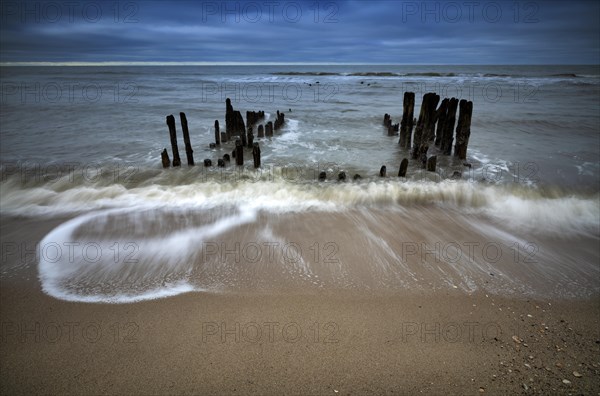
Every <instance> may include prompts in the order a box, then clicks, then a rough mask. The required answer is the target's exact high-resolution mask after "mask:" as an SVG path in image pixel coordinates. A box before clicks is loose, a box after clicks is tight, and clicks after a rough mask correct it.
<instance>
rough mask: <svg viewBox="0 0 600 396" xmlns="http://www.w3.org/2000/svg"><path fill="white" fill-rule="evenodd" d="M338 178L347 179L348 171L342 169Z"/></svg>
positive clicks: (340, 179)
mask: <svg viewBox="0 0 600 396" xmlns="http://www.w3.org/2000/svg"><path fill="white" fill-rule="evenodd" d="M338 180H339V181H345V180H346V172H344V171H341V172H340V173H338Z"/></svg>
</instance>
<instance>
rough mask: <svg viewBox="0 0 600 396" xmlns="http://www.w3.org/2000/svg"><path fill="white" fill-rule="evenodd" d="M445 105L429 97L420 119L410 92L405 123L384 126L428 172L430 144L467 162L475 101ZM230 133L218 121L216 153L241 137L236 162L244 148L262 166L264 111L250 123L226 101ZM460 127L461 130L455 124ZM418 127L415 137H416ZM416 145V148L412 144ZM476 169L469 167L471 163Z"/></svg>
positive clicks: (176, 160) (267, 131) (266, 131)
mask: <svg viewBox="0 0 600 396" xmlns="http://www.w3.org/2000/svg"><path fill="white" fill-rule="evenodd" d="M439 101H440V96H439V95H437V94H436V93H434V92H431V93H426V94H425V95H424V96H423V102H422V104H421V110H420V113H419V118H418V120H417V119H416V118H414V107H415V94H414V92H405V93H404V101H403V112H402V120H401V122H400V123H398V124H393V123H392V118H391V116H390V115H389V114H387V113H386V114H385V115H384V117H383V124H384V126H385V127H386V128H387V131H388V135H396V132H399V136H400V137H399V141H398V143H399V145H400V147H401V148H405V149H408V150H410V156H411V158H412V159H413V160H418V161H420V162H421V165H422V167H423V168H426V169H427V170H428V171H431V172H435V169H436V165H437V155H432V156H430V157H427V153H428V151H429V146H430V144H432V143H433V144H434V145H435V146H436V147H438V148H439V154H442V155H450V154H451V151H452V144H453V143H455V144H454V155H455V156H456V157H458V158H459V159H461V160H464V159H466V158H467V146H468V144H469V137H470V135H471V117H472V114H473V102H471V101H467V100H464V99H463V100H460V101H459V100H458V99H456V98H451V99H448V98H445V99H444V100H442V102H441V103H440V106H439V107H437V104H438V103H439ZM225 107H226V110H225V131H223V132H222V131H221V130H220V127H219V120H215V142H214V143H211V144H210V147H211V148H215V147H216V146H217V145H220V144H221V143H225V142H227V141H229V140H231V139H232V138H233V137H236V140H235V148H234V150H233V152H232V153H231V157H233V158H235V160H236V165H243V164H244V147H248V148H251V149H252V156H253V160H254V167H255V168H259V167H260V155H261V151H260V146H259V144H258V143H257V142H254V133H253V126H254V125H256V124H257V123H258V122H260V121H261V120H262V119H264V117H265V113H264V111H247V112H246V123H244V119H243V117H242V114H241V113H240V112H239V111H237V110H234V109H233V106H232V105H231V100H230V99H229V98H227V100H226V101H225ZM457 110H459V116H458V122H456V112H457ZM179 116H180V119H181V129H182V131H183V141H184V143H185V152H186V157H187V161H188V165H194V156H193V150H192V145H191V142H190V134H189V129H188V123H187V118H186V116H185V113H183V112H181V113H179ZM284 123H285V114H284V113H282V112H279V110H278V111H277V117H276V119H275V122H273V121H269V122H267V123H266V124H265V125H264V127H263V125H262V124H260V125H258V131H257V132H258V137H259V138H263V137H271V136H273V131H274V130H278V129H280V128H281V127H282V126H283V124H284ZM455 123H456V130H455V129H454V125H455ZM167 126H168V127H169V134H170V137H171V147H172V150H173V163H172V165H173V166H174V167H177V166H181V159H180V157H179V149H178V147H177V135H176V128H175V117H173V115H169V116H167ZM413 128H414V134H413ZM411 143H412V145H411ZM161 156H162V164H163V167H164V168H168V167H170V166H171V161H170V159H169V154H168V152H167V149H164V150H163V151H162V154H161ZM231 157H230V156H229V154H225V155H224V156H223V158H222V159H219V160H218V162H217V165H218V166H220V167H224V166H225V163H226V162H229V161H230V160H231ZM204 165H205V166H212V160H210V159H205V160H204ZM465 165H466V166H470V165H469V164H465ZM407 169H408V158H404V159H403V160H402V161H401V163H400V169H399V171H398V176H399V177H405V176H406V171H407ZM323 173H324V172H323ZM386 173H387V169H386V166H385V165H384V166H382V167H381V169H380V171H379V175H380V176H382V177H385V176H386ZM338 176H339V177H338V179H339V180H345V179H346V174H345V173H344V172H341V173H340V175H338ZM357 178H360V175H355V176H354V179H357ZM319 179H320V180H324V179H325V175H324V174H320V175H319Z"/></svg>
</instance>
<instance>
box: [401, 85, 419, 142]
mask: <svg viewBox="0 0 600 396" xmlns="http://www.w3.org/2000/svg"><path fill="white" fill-rule="evenodd" d="M402 107H403V111H402V121H400V140H399V141H398V143H400V147H402V148H408V149H410V143H411V142H410V141H411V136H412V130H413V117H414V111H415V93H414V92H404V102H403V103H402Z"/></svg>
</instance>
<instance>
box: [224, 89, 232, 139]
mask: <svg viewBox="0 0 600 396" xmlns="http://www.w3.org/2000/svg"><path fill="white" fill-rule="evenodd" d="M233 117H234V116H233V106H232V105H231V99H229V98H227V99H226V100H225V132H226V133H227V140H230V139H231V136H232V135H233V125H234V119H233Z"/></svg>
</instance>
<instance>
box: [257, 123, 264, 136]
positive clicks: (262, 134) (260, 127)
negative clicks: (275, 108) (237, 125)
mask: <svg viewBox="0 0 600 396" xmlns="http://www.w3.org/2000/svg"><path fill="white" fill-rule="evenodd" d="M258 137H259V138H262V137H265V128H264V127H263V124H260V125H259V126H258Z"/></svg>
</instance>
